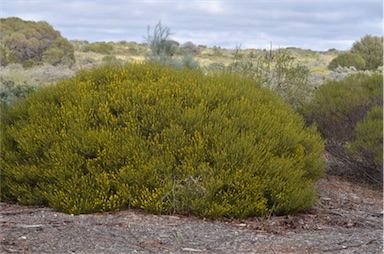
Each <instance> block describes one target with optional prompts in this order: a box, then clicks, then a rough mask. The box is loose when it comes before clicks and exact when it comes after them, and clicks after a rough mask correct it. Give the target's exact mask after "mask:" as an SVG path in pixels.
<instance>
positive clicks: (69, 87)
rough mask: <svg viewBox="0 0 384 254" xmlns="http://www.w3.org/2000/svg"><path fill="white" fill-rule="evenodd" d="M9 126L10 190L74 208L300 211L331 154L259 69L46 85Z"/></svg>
mask: <svg viewBox="0 0 384 254" xmlns="http://www.w3.org/2000/svg"><path fill="white" fill-rule="evenodd" d="M1 131H2V133H3V135H1V167H2V168H1V179H2V184H1V197H2V199H3V200H14V201H18V202H20V203H22V204H48V205H50V206H52V207H53V208H55V209H57V210H60V211H64V212H67V213H74V214H79V213H89V212H96V211H108V210H113V209H116V208H122V207H135V208H141V209H145V210H148V211H151V212H155V213H182V214H194V215H198V216H202V217H222V216H225V217H238V218H246V217H249V216H260V215H265V214H287V213H293V212H298V211H301V210H303V209H306V208H308V207H310V206H311V205H312V204H313V203H314V202H315V200H316V190H315V189H314V188H313V185H312V183H313V181H314V180H316V179H318V178H319V177H321V176H322V174H323V169H324V166H325V165H324V161H323V160H322V159H321V154H322V152H323V143H322V140H321V138H320V135H318V134H317V132H316V130H315V129H314V128H312V127H311V128H306V127H304V121H303V119H302V117H301V116H300V115H298V114H296V113H295V112H294V111H293V109H292V108H291V107H290V106H289V105H287V104H285V103H284V102H283V101H282V100H281V99H279V97H277V96H276V95H275V94H273V93H272V92H270V91H268V90H266V89H263V88H260V87H259V86H258V85H257V84H255V82H254V81H253V80H251V79H247V78H242V77H240V76H236V75H221V76H218V75H212V76H206V75H204V74H202V72H200V71H197V70H186V69H183V70H181V71H178V70H175V69H172V68H168V67H161V66H159V65H153V64H140V65H135V64H130V65H126V66H123V67H121V66H120V67H119V66H114V65H109V66H103V67H97V68H95V69H92V70H89V71H82V72H80V73H79V74H78V75H76V76H75V77H73V78H72V79H70V80H67V81H63V82H61V83H58V84H57V86H50V87H45V88H42V89H40V90H38V91H36V92H35V93H33V94H31V95H29V96H28V97H27V98H26V99H25V100H23V101H21V102H20V103H18V104H16V105H15V106H13V107H8V108H7V110H6V111H5V112H4V114H3V116H2V117H1Z"/></svg>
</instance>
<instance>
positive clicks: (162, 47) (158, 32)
mask: <svg viewBox="0 0 384 254" xmlns="http://www.w3.org/2000/svg"><path fill="white" fill-rule="evenodd" d="M171 34H172V33H171V29H170V28H169V27H163V26H162V24H161V21H159V23H157V25H156V26H155V28H154V30H153V34H151V29H150V27H149V26H148V30H147V36H145V37H144V38H145V39H146V41H147V44H148V47H149V49H150V51H151V53H150V54H149V55H148V54H147V55H146V60H147V62H151V63H159V64H161V65H163V66H172V67H173V68H176V69H181V68H183V67H186V68H190V69H197V68H198V67H199V62H198V61H196V60H194V59H193V58H192V56H191V55H190V54H188V53H186V52H183V54H184V56H183V59H181V60H180V59H177V58H174V55H175V54H176V53H177V52H178V51H179V43H178V42H176V41H174V40H171V39H170V35H171Z"/></svg>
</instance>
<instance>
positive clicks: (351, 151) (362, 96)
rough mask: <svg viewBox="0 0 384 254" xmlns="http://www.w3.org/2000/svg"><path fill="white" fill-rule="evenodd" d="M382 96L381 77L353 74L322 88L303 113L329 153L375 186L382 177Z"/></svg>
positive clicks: (377, 74)
mask: <svg viewBox="0 0 384 254" xmlns="http://www.w3.org/2000/svg"><path fill="white" fill-rule="evenodd" d="M382 95H383V75H382V74H380V73H373V74H352V75H350V76H348V77H347V78H346V79H344V80H341V81H328V82H327V83H326V84H324V85H323V86H321V87H320V88H319V89H318V90H316V92H315V94H314V98H313V100H312V101H311V102H310V103H309V104H308V105H307V106H306V107H305V109H304V110H303V111H304V115H305V118H306V120H307V122H308V123H310V124H312V123H315V124H316V125H317V127H318V130H319V131H320V132H321V134H322V136H323V138H324V139H325V140H326V149H327V150H328V151H329V152H331V153H332V154H333V155H334V156H336V157H338V158H339V159H340V160H342V161H344V162H345V163H347V164H350V165H351V166H356V168H357V169H359V171H361V173H362V174H365V175H366V174H368V175H369V178H370V179H371V180H374V181H375V182H377V183H380V182H381V178H382V173H383V170H382V163H378V162H379V160H382V158H383V151H382V144H383V143H382V142H383V141H382V137H383V136H382V135H383V134H382V131H380V130H382V127H380V126H382V124H383V122H382V116H381V117H379V116H378V115H379V114H380V109H381V110H382V107H383V96H382ZM370 111H371V113H369V114H368V112H370ZM378 158H381V159H378ZM372 172H374V173H375V174H371V173H372Z"/></svg>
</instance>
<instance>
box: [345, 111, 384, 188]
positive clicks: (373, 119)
mask: <svg viewBox="0 0 384 254" xmlns="http://www.w3.org/2000/svg"><path fill="white" fill-rule="evenodd" d="M353 136H354V139H353V140H352V142H351V143H350V144H348V146H347V148H346V151H347V154H348V155H349V156H351V157H352V158H354V161H356V162H358V163H359V165H360V166H362V167H364V169H365V170H366V171H367V172H363V173H365V175H366V176H367V177H368V178H370V180H371V181H372V182H379V183H381V182H382V179H383V108H382V107H379V106H375V107H372V109H371V110H370V111H369V112H368V114H367V116H366V117H365V118H364V119H363V120H362V121H360V122H358V123H357V125H356V128H355V129H354V131H353Z"/></svg>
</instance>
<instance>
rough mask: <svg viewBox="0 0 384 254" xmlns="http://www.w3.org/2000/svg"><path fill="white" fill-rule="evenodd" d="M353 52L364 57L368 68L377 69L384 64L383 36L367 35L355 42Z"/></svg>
mask: <svg viewBox="0 0 384 254" xmlns="http://www.w3.org/2000/svg"><path fill="white" fill-rule="evenodd" d="M351 52H352V53H356V54H359V55H360V56H362V57H363V58H364V60H365V63H366V69H367V70H376V69H377V68H378V67H380V66H383V36H372V35H369V34H368V35H365V36H364V37H363V38H361V39H360V40H359V41H356V42H354V43H353V45H352V48H351Z"/></svg>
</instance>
